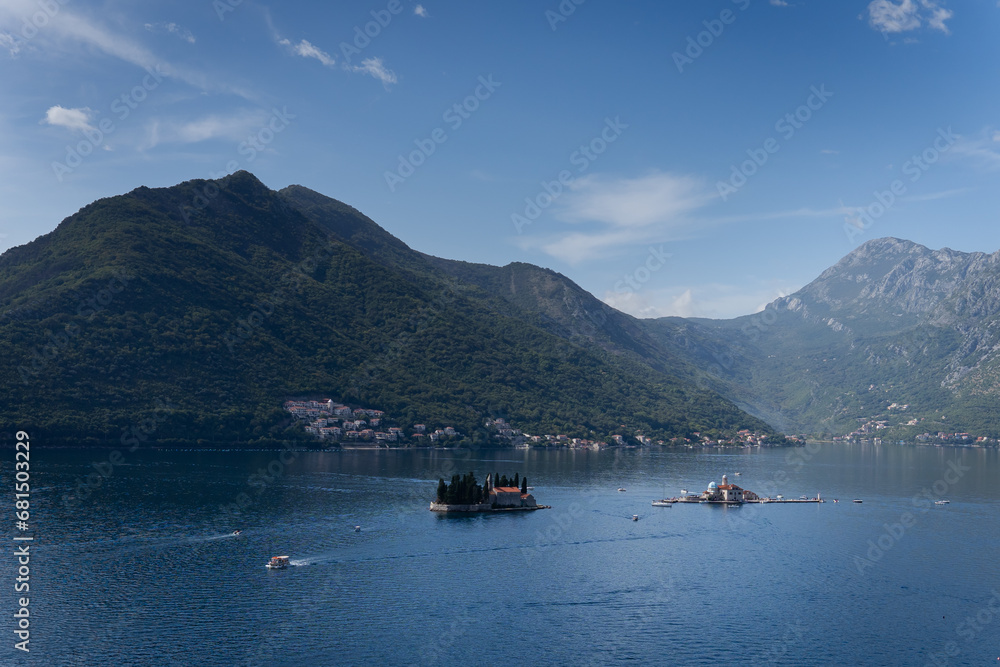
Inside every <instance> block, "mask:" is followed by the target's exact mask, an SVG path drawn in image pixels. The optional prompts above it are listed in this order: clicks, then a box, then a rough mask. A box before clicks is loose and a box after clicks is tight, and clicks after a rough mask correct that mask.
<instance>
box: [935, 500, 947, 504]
mask: <svg viewBox="0 0 1000 667" xmlns="http://www.w3.org/2000/svg"><path fill="white" fill-rule="evenodd" d="M950 502H951V501H950V500H935V501H934V504H935V505H947V504H948V503H950Z"/></svg>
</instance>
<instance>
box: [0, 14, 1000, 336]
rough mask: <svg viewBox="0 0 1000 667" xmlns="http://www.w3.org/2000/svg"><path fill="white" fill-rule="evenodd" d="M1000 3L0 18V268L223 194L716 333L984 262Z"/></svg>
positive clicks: (995, 156)
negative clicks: (28, 254) (894, 254)
mask: <svg viewBox="0 0 1000 667" xmlns="http://www.w3.org/2000/svg"><path fill="white" fill-rule="evenodd" d="M998 36H1000V3H998V2H996V0H977V1H970V0H966V1H964V2H959V1H958V0H874V1H871V0H860V1H845V0H800V1H793V0H699V1H698V2H683V3H680V2H672V3H664V2H661V1H657V0H648V1H647V0H634V1H631V2H611V1H610V0H530V1H529V0H524V1H522V0H503V1H502V2H501V1H500V0H495V1H493V2H487V1H464V2H459V1H458V0H453V1H451V2H443V1H440V0H426V1H425V2H420V3H416V2H413V1H411V0H386V1H385V2H383V1H382V0H376V1H374V2H364V1H358V2H355V1H353V0H345V1H342V2H337V3H327V2H297V3H286V4H273V5H271V4H265V3H262V2H259V1H257V0H199V1H198V2H186V3H175V2H163V1H159V0H147V1H145V2H142V3H133V2H121V1H114V0H112V1H108V2H87V1H84V0H0V250H6V249H7V248H10V247H13V246H17V245H21V244H24V243H27V242H29V241H31V240H32V239H34V238H36V237H38V236H40V235H42V234H45V233H48V232H50V231H51V230H52V229H54V228H55V227H56V226H57V225H58V224H59V222H60V221H62V220H63V219H64V218H66V217H67V216H69V215H72V214H73V213H74V212H76V211H77V210H79V209H80V208H82V207H83V206H85V205H87V204H89V203H90V202H92V201H94V200H96V199H99V198H102V197H108V196H113V195H118V194H123V193H125V192H128V191H130V190H132V189H134V188H136V187H139V186H141V185H145V186H149V187H165V186H171V185H174V184H176V183H179V182H182V181H185V180H190V179H192V178H218V177H221V176H223V175H224V174H225V173H228V172H231V171H235V170H237V169H246V170H248V171H250V172H252V173H254V174H255V175H256V176H257V177H258V178H259V179H260V180H261V181H262V182H264V183H265V184H266V185H267V186H269V187H271V188H273V189H280V188H283V187H285V186H287V185H291V184H300V185H303V186H306V187H308V188H311V189H313V190H316V191H318V192H321V193H323V194H325V195H328V196H330V197H334V198H336V199H339V200H341V201H343V202H345V203H347V204H350V205H351V206H354V207H355V208H357V209H359V210H360V211H362V212H363V213H365V214H366V215H368V216H369V217H371V218H372V219H373V220H375V221H376V222H377V223H379V224H380V225H381V226H382V227H384V228H385V229H386V230H388V231H389V232H390V233H392V234H393V235H395V236H397V237H398V238H400V239H402V240H403V241H404V242H406V243H407V244H408V245H410V246H411V247H412V248H415V249H417V250H420V251H422V252H426V253H430V254H433V255H437V256H441V257H447V258H451V259H461V260H465V261H472V262H483V263H488V264H494V265H501V266H502V265H505V264H508V263H510V262H528V263H532V264H537V265H540V266H545V267H548V268H551V269H553V270H555V271H558V272H560V273H562V274H564V275H566V276H568V277H569V278H571V279H572V280H574V281H575V282H577V283H578V284H579V285H581V286H582V287H583V288H584V289H586V290H588V291H590V292H591V293H592V294H594V295H595V296H596V297H598V298H600V299H602V300H603V301H605V302H606V303H608V304H610V305H612V306H614V307H616V308H618V309H620V310H623V311H625V312H628V313H630V314H633V315H636V316H639V317H660V316H667V315H680V316H684V317H713V318H723V317H735V316H738V315H744V314H749V313H753V312H756V311H758V310H760V309H761V308H763V306H764V305H765V304H767V303H769V302H770V301H773V300H774V299H776V298H778V297H780V296H783V295H786V294H789V293H792V292H794V291H795V290H797V289H799V288H801V287H803V286H804V285H806V284H807V283H809V282H810V281H811V280H813V279H814V278H816V277H817V276H818V275H819V274H820V273H821V272H822V271H823V270H824V269H826V268H827V267H829V266H830V265H832V264H834V263H836V262H837V261H838V260H839V259H841V258H842V257H843V256H844V255H846V254H848V253H849V252H851V251H852V250H853V249H854V248H856V247H857V246H858V245H860V244H861V243H864V242H865V241H867V240H870V239H874V238H880V237H884V236H895V237H899V238H905V239H910V240H913V241H916V242H918V243H921V244H924V245H926V246H928V247H931V248H942V247H949V248H952V249H955V250H961V251H966V252H971V251H982V252H994V251H996V250H998V249H1000V224H998V222H1000V220H998V216H997V211H998V208H1000V187H997V184H998V176H1000V86H998V85H997V80H998V74H1000V71H998V70H1000V39H998Z"/></svg>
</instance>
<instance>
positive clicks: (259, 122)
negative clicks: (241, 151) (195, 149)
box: [139, 109, 268, 150]
mask: <svg viewBox="0 0 1000 667" xmlns="http://www.w3.org/2000/svg"><path fill="white" fill-rule="evenodd" d="M267 118H268V113H267V112H265V111H259V110H253V109H245V110H241V111H237V112H235V113H232V114H229V115H221V114H213V115H210V116H205V117H203V118H197V119H194V120H189V121H184V122H177V121H172V120H161V119H156V120H153V121H152V122H150V123H149V125H148V126H147V128H146V135H147V136H146V140H145V141H144V142H143V143H142V144H141V145H140V146H139V148H140V150H145V149H149V148H153V147H155V146H157V145H159V144H167V143H180V144H194V143H198V142H200V141H208V140H210V139H226V140H229V141H242V140H245V139H246V138H247V136H248V135H250V134H251V133H253V132H256V131H257V130H259V129H260V128H261V127H263V126H264V125H265V123H266V122H267Z"/></svg>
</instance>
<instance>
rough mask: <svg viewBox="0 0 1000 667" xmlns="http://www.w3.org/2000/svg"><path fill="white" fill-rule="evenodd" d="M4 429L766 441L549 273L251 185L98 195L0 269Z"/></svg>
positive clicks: (213, 435)
mask: <svg viewBox="0 0 1000 667" xmlns="http://www.w3.org/2000/svg"><path fill="white" fill-rule="evenodd" d="M0 354H2V355H3V358H4V359H7V360H8V363H7V364H5V365H4V367H3V369H2V370H0V385H2V388H3V392H4V396H5V397H6V399H5V401H4V403H3V405H2V407H0V429H3V430H12V429H15V428H26V427H30V428H32V429H34V430H35V431H36V437H39V435H44V436H45V437H48V438H50V439H53V440H55V439H65V440H69V441H72V442H80V441H82V440H85V439H93V440H98V441H107V440H112V441H118V440H119V439H120V440H121V441H122V442H125V441H126V440H128V439H135V438H137V439H138V440H140V441H142V440H147V439H151V438H155V439H156V440H157V441H160V442H175V441H176V442H179V441H194V440H201V441H208V442H226V443H229V442H242V443H246V442H257V443H266V442H273V441H275V440H279V439H286V438H296V437H302V436H301V431H299V430H296V429H292V428H290V420H289V418H288V415H287V413H285V412H284V411H283V409H282V407H281V405H282V402H283V401H285V400H287V399H289V398H294V397H309V396H313V397H319V396H323V397H331V398H334V399H336V400H340V401H343V402H347V403H349V404H354V405H364V406H368V407H373V408H379V409H382V410H385V411H386V412H388V413H390V414H391V415H393V416H395V417H396V418H397V419H398V420H399V422H400V423H401V425H406V426H408V425H410V424H412V423H413V422H415V421H419V422H423V423H426V424H428V425H436V426H445V425H454V426H456V427H457V428H458V429H459V430H460V431H462V432H464V433H466V434H468V435H469V436H471V437H473V438H474V439H481V438H482V437H483V433H482V429H481V425H482V423H483V419H484V418H485V417H500V416H503V417H505V418H507V419H508V421H511V422H512V423H514V424H515V425H516V426H517V427H520V428H523V429H524V430H526V431H528V432H541V433H566V434H569V435H580V436H590V435H597V436H600V437H604V436H607V435H609V434H612V433H622V434H623V435H634V434H636V433H638V432H641V433H644V434H646V435H650V436H653V437H672V436H687V435H689V434H690V433H691V432H693V431H700V432H707V433H714V432H719V433H722V432H733V431H735V430H738V429H742V428H749V429H755V430H761V431H765V432H770V428H769V427H768V426H767V424H765V423H764V422H763V421H761V420H759V419H757V418H755V417H751V416H749V415H747V414H745V413H743V412H741V411H740V410H739V409H738V408H736V407H735V406H734V405H733V404H732V403H730V402H729V401H727V400H725V399H724V398H722V397H721V396H720V395H719V394H718V393H716V392H715V391H713V390H712V389H710V388H709V387H708V386H707V385H706V384H704V383H702V384H701V385H699V384H698V383H697V382H696V381H695V379H696V378H697V377H700V372H699V371H698V369H697V368H695V367H694V366H693V365H692V364H691V363H690V362H689V361H688V360H687V359H686V358H684V357H683V356H678V355H676V354H673V353H672V352H668V351H665V350H663V349H661V346H660V344H659V342H658V341H657V340H656V338H655V337H654V336H653V335H651V334H650V333H649V332H648V331H647V329H646V325H645V324H644V323H642V322H640V321H639V320H635V319H634V318H631V317H629V316H627V315H624V314H621V313H618V312H617V311H614V310H613V309H610V308H609V307H607V306H605V305H604V304H602V303H600V302H599V301H597V300H596V299H594V298H593V297H592V296H590V295H589V294H587V293H586V292H585V291H583V290H582V289H580V288H579V287H578V286H576V285H575V284H573V283H572V282H571V281H569V280H568V279H567V278H565V277H564V276H561V275H560V274H557V273H554V272H551V271H547V270H545V269H540V268H538V267H532V266H529V265H525V264H512V265H509V266H507V267H502V268H501V267H488V266H483V265H474V264H466V263H461V262H453V261H449V260H442V259H438V258H434V257H430V256H428V255H424V254H422V253H419V252H416V251H414V250H412V249H410V248H409V247H407V246H406V245H405V244H404V243H403V242H401V241H399V240H398V239H396V238H395V237H393V236H392V235H391V234H389V233H388V232H386V231H385V230H384V229H382V228H381V227H379V226H378V225H377V224H376V223H375V222H374V221H372V220H370V219H369V218H367V217H365V216H364V215H362V214H361V213H360V212H358V211H356V210H355V209H353V208H351V207H350V206H347V205H346V204H343V203H341V202H338V201H336V200H333V199H330V198H328V197H325V196H323V195H321V194H319V193H316V192H313V191H311V190H308V189H306V188H303V187H300V186H291V187H288V188H285V189H284V190H281V191H280V192H275V191H272V190H270V189H268V188H267V187H266V186H264V185H263V184H262V183H260V181H258V180H257V179H256V178H255V177H254V176H253V175H251V174H249V173H247V172H237V173H235V174H233V175H231V176H229V177H227V178H225V179H221V180H219V181H204V180H194V181H187V182H185V183H181V184H179V185H177V186H174V187H170V188H157V189H151V188H145V187H141V188H138V189H136V190H133V191H132V192H130V193H128V194H125V195H121V196H116V197H110V198H107V199H101V200H99V201H97V202H94V203H93V204H90V205H89V206H86V207H84V208H83V209H81V210H80V211H79V212H77V213H76V214H74V215H72V216H70V217H69V218H67V219H66V220H64V221H63V222H62V223H61V224H60V225H59V226H58V227H57V228H56V229H55V230H54V231H52V232H51V233H49V234H46V235H44V236H42V237H39V238H38V239H36V240H35V241H33V242H31V243H28V244H26V245H24V246H20V247H17V248H12V249H10V250H8V251H7V252H5V253H4V254H3V255H0Z"/></svg>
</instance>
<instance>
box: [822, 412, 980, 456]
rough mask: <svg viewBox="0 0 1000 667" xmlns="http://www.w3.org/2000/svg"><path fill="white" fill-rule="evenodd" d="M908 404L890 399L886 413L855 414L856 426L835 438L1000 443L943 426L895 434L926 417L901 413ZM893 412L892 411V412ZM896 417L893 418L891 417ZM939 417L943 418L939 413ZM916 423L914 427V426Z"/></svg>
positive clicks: (865, 442) (865, 441) (972, 444)
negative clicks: (901, 434)
mask: <svg viewBox="0 0 1000 667" xmlns="http://www.w3.org/2000/svg"><path fill="white" fill-rule="evenodd" d="M909 408H910V406H909V405H908V404H900V403H891V404H890V405H889V406H888V407H887V408H886V414H881V415H877V416H874V417H858V427H857V428H856V429H854V430H853V431H851V432H850V433H847V434H846V435H837V436H833V441H834V442H850V443H858V444H862V445H882V444H901V445H905V444H914V441H915V442H916V444H923V445H948V446H952V447H955V446H958V447H996V446H997V445H998V444H1000V441H998V440H997V439H996V438H989V437H986V436H982V435H974V434H970V433H966V432H949V431H943V430H934V431H925V432H923V433H917V434H916V435H908V437H907V438H906V439H903V438H900V437H892V435H896V436H898V432H899V430H901V429H906V430H907V431H909V432H910V433H912V431H914V430H917V431H919V430H920V428H919V427H920V424H921V422H925V421H926V418H925V417H919V418H917V417H913V418H911V417H908V416H903V415H902V414H901V413H904V412H906V411H907V410H908V409H909ZM893 413H895V414H893ZM894 417H895V418H894ZM941 421H942V422H943V421H944V416H942V419H941ZM914 427H916V428H914Z"/></svg>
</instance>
